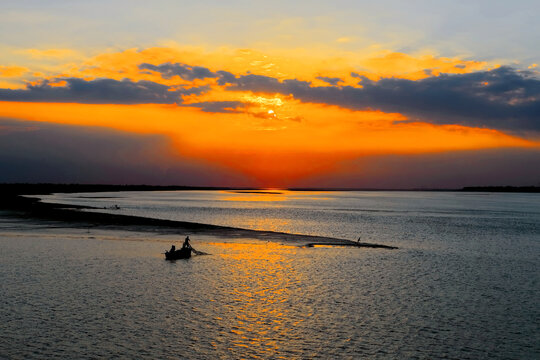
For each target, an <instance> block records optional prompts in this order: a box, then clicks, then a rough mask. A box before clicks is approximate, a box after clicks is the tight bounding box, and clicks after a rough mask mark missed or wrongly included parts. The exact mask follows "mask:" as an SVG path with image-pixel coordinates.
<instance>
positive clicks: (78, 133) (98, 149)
mask: <svg viewBox="0 0 540 360" xmlns="http://www.w3.org/2000/svg"><path fill="white" fill-rule="evenodd" d="M2 182H4V183H5V182H55V183H103V184H155V185H171V184H172V185H175V184H178V185H202V186H235V185H236V186H238V185H239V186H242V185H249V183H248V182H247V181H246V179H245V178H243V177H242V176H239V175H237V174H233V173H231V172H230V171H227V170H225V169H223V168H220V167H217V166H211V165H209V164H206V163H205V164H202V163H200V162H195V161H193V160H190V159H187V158H182V157H180V156H177V155H174V154H172V152H171V147H170V141H169V140H168V139H167V138H166V137H164V136H160V135H139V134H130V133H125V132H120V131H112V130H108V129H104V128H100V127H86V126H70V125H57V124H50V123H44V122H33V121H19V120H10V119H2V118H0V183H2Z"/></svg>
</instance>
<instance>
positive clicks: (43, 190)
mask: <svg viewBox="0 0 540 360" xmlns="http://www.w3.org/2000/svg"><path fill="white" fill-rule="evenodd" d="M176 190H233V189H232V188H215V187H202V186H175V185H170V186H157V185H100V184H0V193H1V194H4V195H8V194H9V195H16V194H20V195H38V194H40V195H44V194H52V193H79V192H108V191H176Z"/></svg>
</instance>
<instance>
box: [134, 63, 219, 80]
mask: <svg viewBox="0 0 540 360" xmlns="http://www.w3.org/2000/svg"><path fill="white" fill-rule="evenodd" d="M139 69H141V70H145V69H146V70H152V71H156V72H159V73H161V76H162V77H163V78H164V79H170V78H172V77H173V76H180V77H181V78H182V79H184V80H188V81H193V80H195V79H206V78H216V77H217V76H218V75H217V74H215V73H213V72H212V71H210V70H209V69H207V68H205V67H202V66H189V65H185V64H180V63H176V64H172V63H165V64H161V65H152V64H148V63H143V64H140V65H139Z"/></svg>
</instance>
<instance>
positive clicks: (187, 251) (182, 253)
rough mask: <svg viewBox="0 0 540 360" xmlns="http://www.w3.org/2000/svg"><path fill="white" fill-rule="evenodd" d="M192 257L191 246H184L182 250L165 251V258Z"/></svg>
mask: <svg viewBox="0 0 540 360" xmlns="http://www.w3.org/2000/svg"><path fill="white" fill-rule="evenodd" d="M190 257H191V248H190V247H189V248H188V247H183V248H181V249H180V250H174V251H165V260H178V259H189V258H190Z"/></svg>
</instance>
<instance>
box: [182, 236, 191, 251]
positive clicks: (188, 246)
mask: <svg viewBox="0 0 540 360" xmlns="http://www.w3.org/2000/svg"><path fill="white" fill-rule="evenodd" d="M182 249H191V244H190V243H189V236H186V240H184V244H183V245H182Z"/></svg>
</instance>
